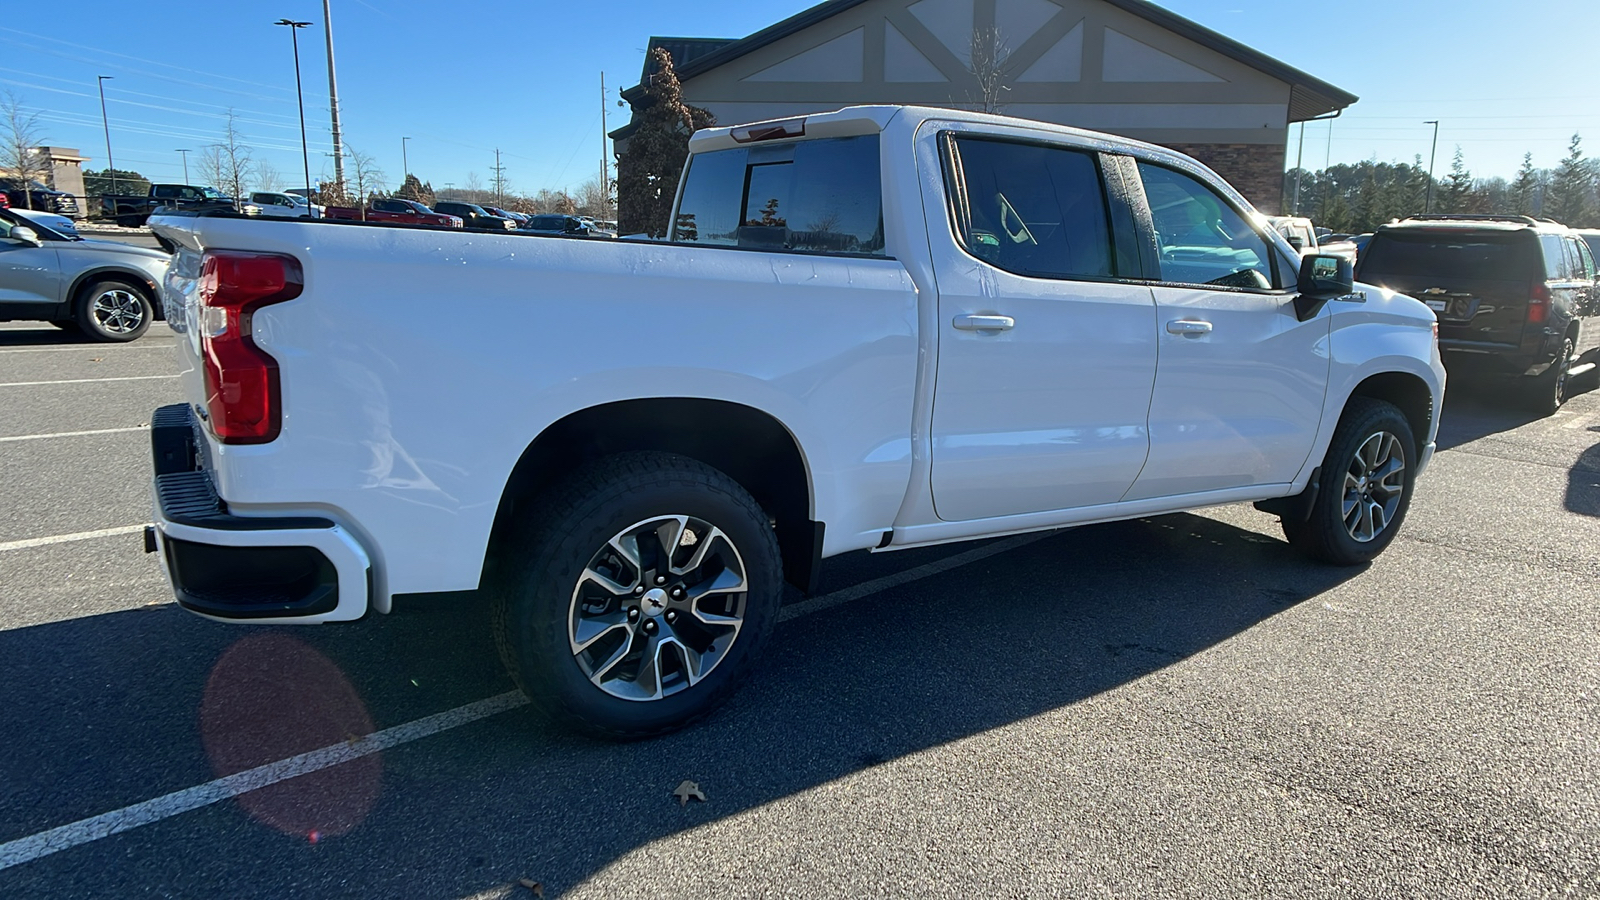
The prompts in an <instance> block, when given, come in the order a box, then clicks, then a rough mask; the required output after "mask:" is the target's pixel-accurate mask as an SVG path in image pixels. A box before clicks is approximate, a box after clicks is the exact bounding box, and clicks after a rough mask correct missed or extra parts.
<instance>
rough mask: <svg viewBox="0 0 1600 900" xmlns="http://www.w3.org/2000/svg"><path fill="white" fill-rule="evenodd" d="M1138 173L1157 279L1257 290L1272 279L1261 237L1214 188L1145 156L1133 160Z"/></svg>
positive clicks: (1268, 253)
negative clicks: (1151, 231)
mask: <svg viewBox="0 0 1600 900" xmlns="http://www.w3.org/2000/svg"><path fill="white" fill-rule="evenodd" d="M1139 178H1140V180H1141V181H1142V182H1143V183H1144V193H1145V197H1146V198H1147V199H1148V201H1149V203H1150V215H1151V217H1152V219H1153V221H1154V224H1155V229H1156V245H1157V248H1158V249H1159V251H1160V255H1161V280H1162V281H1170V282H1176V283H1179V284H1203V285H1214V286H1217V287H1235V288H1253V289H1258V290H1264V289H1270V288H1272V287H1274V286H1275V285H1276V284H1277V281H1276V279H1275V278H1274V277H1273V266H1272V253H1271V251H1270V250H1269V249H1268V246H1267V241H1266V239H1265V238H1263V237H1262V236H1261V235H1260V234H1258V233H1256V231H1255V229H1253V228H1251V227H1250V224H1249V223H1248V222H1246V221H1245V218H1244V216H1243V215H1241V214H1240V213H1239V211H1238V210H1236V209H1234V208H1233V207H1232V206H1231V205H1229V204H1228V202H1227V201H1226V200H1224V199H1222V196H1221V195H1220V194H1218V193H1217V192H1216V191H1213V190H1212V189H1211V188H1210V187H1209V186H1208V185H1205V184H1203V183H1201V182H1199V181H1197V180H1195V179H1194V178H1191V177H1189V176H1188V175H1185V174H1183V173H1182V172H1177V171H1174V170H1172V169H1163V168H1162V167H1160V166H1156V165H1151V164H1150V163H1146V162H1140V163H1139Z"/></svg>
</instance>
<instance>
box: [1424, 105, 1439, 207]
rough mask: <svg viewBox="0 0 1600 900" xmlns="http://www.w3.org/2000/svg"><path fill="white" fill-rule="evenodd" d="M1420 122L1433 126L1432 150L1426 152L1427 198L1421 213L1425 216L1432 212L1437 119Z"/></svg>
mask: <svg viewBox="0 0 1600 900" xmlns="http://www.w3.org/2000/svg"><path fill="white" fill-rule="evenodd" d="M1422 124H1424V125H1432V126H1433V152H1432V153H1429V154H1428V200H1427V202H1426V203H1424V204H1423V207H1422V214H1423V215H1425V216H1426V215H1431V214H1432V213H1433V163H1434V161H1435V160H1437V159H1438V158H1439V120H1438V119H1430V120H1428V121H1426V122H1423V123H1422Z"/></svg>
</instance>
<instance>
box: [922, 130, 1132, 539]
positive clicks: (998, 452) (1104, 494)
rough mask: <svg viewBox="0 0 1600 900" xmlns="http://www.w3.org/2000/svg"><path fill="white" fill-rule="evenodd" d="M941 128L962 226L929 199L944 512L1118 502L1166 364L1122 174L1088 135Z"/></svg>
mask: <svg viewBox="0 0 1600 900" xmlns="http://www.w3.org/2000/svg"><path fill="white" fill-rule="evenodd" d="M940 140H941V141H942V143H943V146H942V159H943V167H944V185H945V190H946V192H947V194H948V199H949V201H950V202H949V204H948V216H949V220H950V223H951V225H953V227H950V226H949V225H945V224H944V223H943V222H938V217H937V215H936V214H935V213H933V212H932V211H931V210H930V213H929V220H928V221H929V222H930V223H937V224H938V227H933V225H932V224H930V228H929V235H928V237H929V244H930V248H931V250H932V254H933V264H934V273H935V276H936V279H937V282H938V290H939V298H938V310H939V318H938V326H939V333H938V347H939V356H938V367H937V380H936V386H935V396H934V409H933V423H932V485H933V500H934V507H935V509H936V510H937V512H938V515H939V518H941V519H944V520H946V521H957V520H969V519H981V518H989V517H994V516H1007V515H1017V514H1021V513H1031V512H1044V511H1049V510H1057V509H1068V508H1076V507H1085V506H1095V505H1099V504H1106V503H1115V502H1116V501H1118V500H1119V499H1121V498H1122V495H1123V494H1124V493H1126V492H1127V490H1128V488H1129V487H1130V486H1131V485H1132V484H1133V482H1134V479H1135V478H1136V477H1137V476H1138V474H1139V470H1140V468H1141V467H1142V466H1143V465H1144V462H1145V455H1146V453H1147V452H1148V450H1149V438H1148V435H1147V432H1146V416H1147V413H1148V411H1149V407H1150V394H1151V389H1152V385H1153V383H1154V380H1155V372H1156V325H1155V320H1156V314H1155V303H1154V300H1153V298H1152V296H1151V292H1150V289H1149V287H1148V286H1147V285H1145V284H1143V283H1140V282H1139V281H1138V277H1139V274H1140V273H1139V272H1138V271H1137V267H1138V265H1139V259H1138V254H1137V252H1136V250H1134V251H1131V252H1130V248H1132V247H1133V246H1134V245H1132V244H1130V243H1129V242H1130V241H1131V240H1132V239H1133V234H1132V231H1133V223H1132V218H1131V213H1127V207H1126V206H1125V205H1119V204H1118V203H1115V202H1112V200H1113V199H1115V198H1119V197H1121V191H1120V181H1116V182H1114V184H1113V188H1114V190H1113V191H1112V192H1111V195H1112V199H1108V190H1107V182H1106V179H1105V177H1104V176H1103V175H1102V165H1101V163H1102V160H1101V158H1100V156H1099V155H1098V154H1096V153H1094V152H1092V151H1089V150H1083V149H1078V148H1074V147H1070V146H1059V145H1053V144H1049V143H1041V142H1039V141H1038V140H1037V139H1029V138H1019V139H1015V140H1012V139H998V138H996V137H994V136H993V135H986V136H982V137H980V136H977V135H968V136H963V135H961V134H960V133H959V132H956V133H950V134H946V135H943V136H941V137H940ZM1114 209H1121V210H1122V211H1123V214H1122V215H1120V216H1114V215H1113V210H1114ZM1119 246H1121V247H1122V251H1123V252H1119V250H1118V247H1119Z"/></svg>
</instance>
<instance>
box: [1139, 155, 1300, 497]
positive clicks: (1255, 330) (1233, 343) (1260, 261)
mask: <svg viewBox="0 0 1600 900" xmlns="http://www.w3.org/2000/svg"><path fill="white" fill-rule="evenodd" d="M1137 169H1138V174H1139V183H1140V186H1141V187H1142V188H1143V194H1144V199H1145V203H1144V204H1139V205H1138V206H1137V207H1136V208H1138V209H1139V212H1140V215H1139V219H1140V220H1141V221H1142V222H1143V223H1145V224H1147V227H1149V228H1150V229H1151V231H1152V237H1153V239H1154V240H1153V243H1154V244H1155V249H1156V252H1157V255H1158V257H1159V261H1158V268H1159V275H1158V279H1157V280H1156V281H1155V282H1154V288H1153V290H1154V292H1155V301H1156V308H1157V313H1158V319H1159V321H1160V325H1159V327H1158V330H1157V333H1156V338H1157V339H1158V340H1159V341H1160V356H1161V363H1160V366H1159V367H1158V369H1157V371H1156V385H1155V396H1154V398H1153V399H1152V401H1151V404H1150V458H1149V461H1148V462H1147V463H1146V464H1145V466H1144V470H1143V471H1142V472H1141V473H1140V474H1139V479H1138V481H1137V482H1135V483H1134V485H1133V489H1132V490H1130V491H1129V492H1128V495H1127V499H1129V500H1142V499H1148V498H1152V497H1167V496H1176V495H1180V494H1194V493H1200V492H1205V491H1216V490H1224V489H1227V488H1236V487H1245V486H1249V485H1257V484H1282V483H1286V482H1291V481H1293V480H1294V478H1295V476H1296V475H1297V474H1298V473H1299V472H1300V469H1301V467H1302V466H1303V465H1304V464H1305V461H1306V458H1307V457H1308V456H1309V455H1310V453H1311V448H1312V444H1313V443H1314V442H1315V439H1316V434H1317V428H1318V426H1319V425H1320V424H1321V421H1322V404H1323V399H1324V397H1325V395H1326V393H1327V385H1328V366H1329V353H1328V335H1329V322H1330V321H1331V320H1330V318H1329V315H1330V314H1329V311H1328V309H1327V308H1326V307H1324V308H1323V309H1322V310H1321V311H1320V312H1319V313H1318V314H1317V315H1316V316H1315V317H1313V318H1312V319H1310V320H1309V321H1305V322H1301V321H1300V320H1299V319H1298V318H1297V317H1296V315H1295V310H1294V297H1295V294H1294V291H1293V290H1292V288H1293V287H1294V282H1295V280H1296V277H1297V275H1298V273H1297V272H1293V271H1290V270H1289V269H1290V267H1289V264H1288V259H1287V258H1286V257H1285V256H1284V255H1283V254H1280V253H1279V252H1278V251H1277V250H1275V249H1274V245H1273V244H1271V243H1270V242H1268V241H1267V239H1266V238H1265V237H1264V236H1263V235H1262V234H1261V233H1260V232H1258V231H1257V230H1256V229H1255V227H1253V226H1252V225H1251V224H1250V219H1249V218H1247V217H1246V216H1245V215H1244V214H1243V213H1242V212H1241V211H1240V210H1238V209H1236V208H1234V206H1233V204H1232V203H1230V202H1229V201H1228V200H1227V199H1226V198H1224V197H1223V196H1222V195H1221V194H1220V193H1218V192H1217V191H1215V190H1213V189H1212V188H1211V187H1210V186H1209V185H1207V184H1206V183H1204V182H1203V181H1201V180H1200V179H1198V178H1195V177H1194V176H1192V175H1189V174H1187V173H1185V172H1180V171H1177V170H1176V169H1169V168H1165V167H1162V166H1158V165H1154V164H1151V163H1146V162H1140V163H1138V165H1137ZM1146 208H1147V209H1148V215H1146V214H1145V212H1144V210H1145V209H1146Z"/></svg>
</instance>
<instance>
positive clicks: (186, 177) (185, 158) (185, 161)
mask: <svg viewBox="0 0 1600 900" xmlns="http://www.w3.org/2000/svg"><path fill="white" fill-rule="evenodd" d="M178 152H179V153H181V154H182V155H183V183H184V184H188V183H189V151H188V150H186V149H184V148H182V147H180V148H178Z"/></svg>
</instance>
